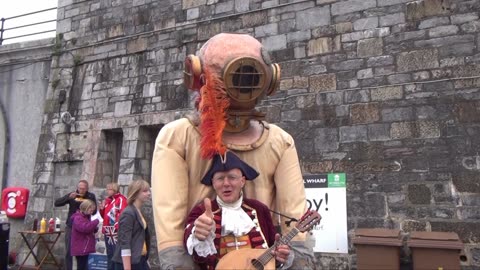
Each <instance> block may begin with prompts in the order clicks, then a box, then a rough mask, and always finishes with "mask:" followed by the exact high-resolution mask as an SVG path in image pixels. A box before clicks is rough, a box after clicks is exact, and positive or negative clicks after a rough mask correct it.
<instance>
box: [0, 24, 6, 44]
mask: <svg viewBox="0 0 480 270" xmlns="http://www.w3.org/2000/svg"><path fill="white" fill-rule="evenodd" d="M0 21H2V26H1V27H0V45H2V42H3V24H4V23H5V18H1V19H0Z"/></svg>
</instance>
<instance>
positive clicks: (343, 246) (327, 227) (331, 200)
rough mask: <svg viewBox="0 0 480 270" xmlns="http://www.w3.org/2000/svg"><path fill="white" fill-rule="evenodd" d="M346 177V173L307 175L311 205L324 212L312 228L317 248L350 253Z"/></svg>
mask: <svg viewBox="0 0 480 270" xmlns="http://www.w3.org/2000/svg"><path fill="white" fill-rule="evenodd" d="M346 180H347V179H346V175H345V173H329V174H314V175H304V176H303V183H304V185H305V195H306V198H307V207H308V209H311V210H315V211H317V212H318V213H320V215H321V216H322V220H321V221H320V224H319V225H316V226H315V227H314V229H313V230H312V231H311V233H313V236H314V238H315V246H314V248H313V251H314V252H328V253H348V233H347V191H346Z"/></svg>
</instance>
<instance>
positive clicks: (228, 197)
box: [212, 169, 245, 203]
mask: <svg viewBox="0 0 480 270" xmlns="http://www.w3.org/2000/svg"><path fill="white" fill-rule="evenodd" d="M212 184H213V189H214V190H215V192H216V193H217V195H218V197H220V199H222V201H224V202H226V203H233V202H235V201H237V200H238V199H239V198H240V193H241V191H242V188H243V186H244V185H245V177H244V176H242V171H240V170H239V169H232V170H229V171H224V172H217V173H215V174H214V175H213V178H212Z"/></svg>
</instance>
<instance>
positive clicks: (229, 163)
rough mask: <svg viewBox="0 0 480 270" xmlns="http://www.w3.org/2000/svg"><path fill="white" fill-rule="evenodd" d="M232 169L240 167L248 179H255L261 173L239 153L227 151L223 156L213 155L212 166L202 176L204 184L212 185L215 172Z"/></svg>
mask: <svg viewBox="0 0 480 270" xmlns="http://www.w3.org/2000/svg"><path fill="white" fill-rule="evenodd" d="M232 169H239V170H240V171H242V174H243V176H245V179H246V180H253V179H255V178H257V176H258V175H259V173H258V172H257V171H256V170H255V169H254V168H252V167H250V165H248V164H247V163H245V162H244V161H243V160H241V159H240V158H239V157H238V156H237V155H235V154H234V153H233V152H230V151H227V152H225V155H223V156H222V155H220V154H217V155H215V156H214V157H213V161H212V166H211V167H210V170H208V171H207V173H206V174H205V176H204V177H203V178H202V184H205V185H207V186H211V185H212V178H213V175H214V174H215V173H217V172H224V171H229V170H232Z"/></svg>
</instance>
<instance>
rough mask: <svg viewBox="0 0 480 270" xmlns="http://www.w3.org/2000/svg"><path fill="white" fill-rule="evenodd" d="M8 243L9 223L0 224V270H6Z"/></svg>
mask: <svg viewBox="0 0 480 270" xmlns="http://www.w3.org/2000/svg"><path fill="white" fill-rule="evenodd" d="M9 242H10V223H8V222H3V223H0V258H3V259H2V260H0V270H7V269H8V245H9Z"/></svg>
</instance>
